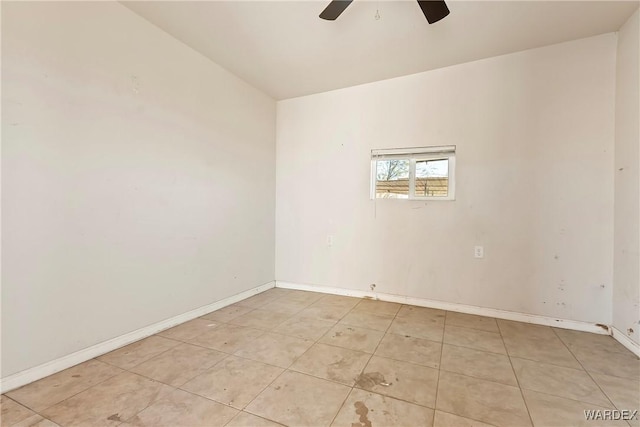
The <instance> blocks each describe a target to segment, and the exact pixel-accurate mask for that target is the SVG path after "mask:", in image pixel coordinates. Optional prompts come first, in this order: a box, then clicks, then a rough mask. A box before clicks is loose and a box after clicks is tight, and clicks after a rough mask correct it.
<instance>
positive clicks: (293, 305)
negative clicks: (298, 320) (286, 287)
mask: <svg viewBox="0 0 640 427" xmlns="http://www.w3.org/2000/svg"><path fill="white" fill-rule="evenodd" d="M311 304H312V303H311V302H308V301H295V300H290V299H277V300H275V301H272V302H270V303H267V304H266V305H263V306H262V307H260V310H266V311H271V312H273V313H279V314H284V315H286V316H287V317H291V316H293V315H294V314H296V313H298V312H299V311H301V310H303V309H305V308H307V307H308V306H310V305H311Z"/></svg>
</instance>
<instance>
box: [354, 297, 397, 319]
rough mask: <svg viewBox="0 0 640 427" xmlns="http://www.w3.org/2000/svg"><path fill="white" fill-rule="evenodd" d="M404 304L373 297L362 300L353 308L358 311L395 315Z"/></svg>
mask: <svg viewBox="0 0 640 427" xmlns="http://www.w3.org/2000/svg"><path fill="white" fill-rule="evenodd" d="M400 307H402V304H398V303H395V302H386V301H376V300H372V299H363V300H360V302H359V303H358V305H356V306H355V307H354V308H353V311H356V312H369V313H377V314H386V315H389V316H395V315H396V313H397V312H398V310H400Z"/></svg>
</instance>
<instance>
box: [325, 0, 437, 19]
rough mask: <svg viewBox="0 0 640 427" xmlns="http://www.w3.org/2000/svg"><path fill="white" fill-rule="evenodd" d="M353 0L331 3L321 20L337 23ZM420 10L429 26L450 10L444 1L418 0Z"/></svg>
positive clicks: (334, 0) (338, 0)
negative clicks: (337, 19)
mask: <svg viewBox="0 0 640 427" xmlns="http://www.w3.org/2000/svg"><path fill="white" fill-rule="evenodd" d="M352 1H353V0H333V1H332V2H331V3H329V6H327V7H326V8H325V9H324V10H323V11H322V13H321V14H320V18H322V19H326V20H327V21H335V20H336V18H338V16H340V14H341V13H342V12H344V10H345V9H346V8H347V6H349V5H350V4H351V2H352ZM418 4H419V5H420V9H422V13H424V17H425V18H427V21H429V24H433V23H434V22H438V21H439V20H441V19H442V18H444V17H445V16H447V15H448V14H449V8H448V7H447V5H446V3H445V2H444V0H418Z"/></svg>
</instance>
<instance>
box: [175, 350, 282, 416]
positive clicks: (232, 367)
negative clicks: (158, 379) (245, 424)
mask: <svg viewBox="0 0 640 427" xmlns="http://www.w3.org/2000/svg"><path fill="white" fill-rule="evenodd" d="M282 372H283V369H281V368H277V367H275V366H271V365H265V364H264V363H260V362H256V361H253V360H248V359H243V358H241V357H236V356H229V357H228V358H227V359H225V360H223V361H222V362H220V363H218V364H217V365H215V366H214V367H213V368H211V369H208V370H207V371H206V372H204V373H203V374H201V375H199V376H197V377H196V378H194V379H192V380H191V381H189V382H188V383H186V384H184V385H183V386H182V387H181V388H182V389H183V390H186V391H190V392H192V393H195V394H198V395H200V396H203V397H206V398H208V399H213V400H215V401H217V402H220V403H224V404H225V405H230V406H233V407H234V408H238V409H243V408H244V407H245V406H246V405H247V404H248V403H249V402H251V400H253V399H254V398H255V397H256V396H257V395H258V394H259V393H260V392H261V391H262V390H264V388H265V387H266V386H268V385H269V384H270V383H271V382H272V381H273V380H274V379H276V377H277V376H278V375H280V374H281V373H282Z"/></svg>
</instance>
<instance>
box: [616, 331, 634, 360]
mask: <svg viewBox="0 0 640 427" xmlns="http://www.w3.org/2000/svg"><path fill="white" fill-rule="evenodd" d="M611 332H612V336H613V338H614V339H615V340H616V341H618V342H619V343H620V344H622V345H623V346H625V347H626V348H627V350H629V351H630V352H632V353H633V354H635V355H636V356H638V357H640V344H638V343H637V342H635V341H634V340H632V339H631V338H629V337H628V336H627V335H626V334H625V333H624V332H622V331H620V330H619V329H618V328H613V327H612V328H611Z"/></svg>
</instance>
